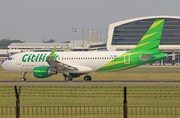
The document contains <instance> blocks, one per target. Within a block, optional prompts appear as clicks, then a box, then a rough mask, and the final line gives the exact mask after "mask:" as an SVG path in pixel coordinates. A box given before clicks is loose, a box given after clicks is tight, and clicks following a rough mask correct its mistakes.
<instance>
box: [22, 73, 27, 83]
mask: <svg viewBox="0 0 180 118" xmlns="http://www.w3.org/2000/svg"><path fill="white" fill-rule="evenodd" d="M22 74H23V77H22V78H21V81H26V74H27V72H22Z"/></svg>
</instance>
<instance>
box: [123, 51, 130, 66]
mask: <svg viewBox="0 0 180 118" xmlns="http://www.w3.org/2000/svg"><path fill="white" fill-rule="evenodd" d="M130 55H131V53H126V54H124V64H130Z"/></svg>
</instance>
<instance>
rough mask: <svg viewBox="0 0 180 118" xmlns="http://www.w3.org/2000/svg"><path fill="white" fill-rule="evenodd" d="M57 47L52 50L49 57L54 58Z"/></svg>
mask: <svg viewBox="0 0 180 118" xmlns="http://www.w3.org/2000/svg"><path fill="white" fill-rule="evenodd" d="M56 47H57V46H55V47H54V49H53V51H52V52H51V54H50V56H49V57H53V58H54V53H55V51H56Z"/></svg>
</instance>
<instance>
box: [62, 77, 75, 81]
mask: <svg viewBox="0 0 180 118" xmlns="http://www.w3.org/2000/svg"><path fill="white" fill-rule="evenodd" d="M64 79H65V81H72V80H73V78H72V77H71V76H66V77H65V78H64Z"/></svg>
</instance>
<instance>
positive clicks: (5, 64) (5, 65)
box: [2, 61, 7, 69]
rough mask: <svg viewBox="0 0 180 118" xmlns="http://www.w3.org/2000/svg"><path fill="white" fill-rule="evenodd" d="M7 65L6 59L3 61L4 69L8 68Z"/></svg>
mask: <svg viewBox="0 0 180 118" xmlns="http://www.w3.org/2000/svg"><path fill="white" fill-rule="evenodd" d="M6 67H7V63H6V61H5V62H3V63H2V68H3V69H6Z"/></svg>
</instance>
